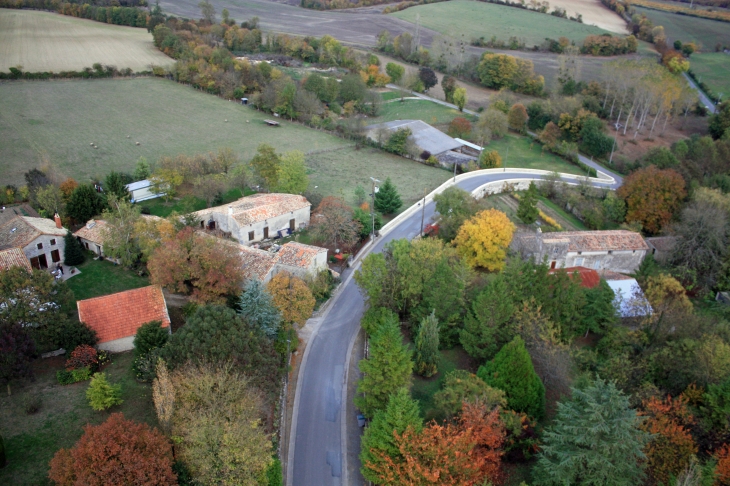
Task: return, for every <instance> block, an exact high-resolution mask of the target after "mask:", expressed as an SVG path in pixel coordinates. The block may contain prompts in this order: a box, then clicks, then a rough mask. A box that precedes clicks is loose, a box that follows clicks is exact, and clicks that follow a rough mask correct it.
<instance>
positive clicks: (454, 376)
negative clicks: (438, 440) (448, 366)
mask: <svg viewBox="0 0 730 486" xmlns="http://www.w3.org/2000/svg"><path fill="white" fill-rule="evenodd" d="M433 400H434V403H435V404H436V408H438V410H439V411H440V412H441V413H443V415H444V416H445V417H447V418H452V417H455V416H457V415H459V414H460V413H461V411H462V407H463V405H464V404H465V403H479V404H482V405H484V406H485V407H486V408H487V409H489V410H492V409H494V408H495V407H504V406H506V405H507V399H506V397H505V394H504V391H502V390H500V389H498V388H493V387H491V386H489V385H487V384H486V383H485V382H484V380H482V379H481V378H479V377H478V376H477V375H475V374H474V373H469V372H468V371H466V370H454V371H451V372H449V373H447V375H446V377H445V378H444V382H443V385H442V387H441V389H440V390H439V391H437V392H436V393H434V395H433Z"/></svg>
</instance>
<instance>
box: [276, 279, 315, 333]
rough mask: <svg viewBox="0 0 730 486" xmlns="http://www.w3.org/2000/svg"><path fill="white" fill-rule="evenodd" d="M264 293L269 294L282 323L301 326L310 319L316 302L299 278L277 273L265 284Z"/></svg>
mask: <svg viewBox="0 0 730 486" xmlns="http://www.w3.org/2000/svg"><path fill="white" fill-rule="evenodd" d="M266 291H267V292H269V293H270V294H271V297H272V301H273V304H274V305H275V306H276V307H277V308H278V309H279V312H280V313H281V319H282V321H283V322H284V323H286V324H288V325H290V326H291V325H293V324H297V325H299V326H303V325H304V323H305V322H307V319H309V318H310V317H312V311H314V304H315V303H316V302H315V300H314V297H312V291H311V290H309V287H307V284H306V283H305V282H304V280H302V279H300V278H299V277H295V276H294V275H292V274H290V273H289V272H279V273H277V274H276V275H274V277H273V278H272V279H271V280H270V281H269V283H268V284H266Z"/></svg>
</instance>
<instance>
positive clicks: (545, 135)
mask: <svg viewBox="0 0 730 486" xmlns="http://www.w3.org/2000/svg"><path fill="white" fill-rule="evenodd" d="M538 139H539V140H540V142H541V143H542V144H544V145H545V146H546V147H553V146H555V144H556V143H557V142H558V140H559V139H560V128H558V126H557V125H556V124H555V123H553V122H552V121H549V122H547V124H546V125H545V128H543V129H542V131H541V132H540V134H539V136H538Z"/></svg>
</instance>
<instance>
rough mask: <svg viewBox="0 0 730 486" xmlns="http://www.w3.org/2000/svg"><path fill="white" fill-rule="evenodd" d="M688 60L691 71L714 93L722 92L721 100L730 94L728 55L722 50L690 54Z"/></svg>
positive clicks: (729, 27)
mask: <svg viewBox="0 0 730 486" xmlns="http://www.w3.org/2000/svg"><path fill="white" fill-rule="evenodd" d="M728 29H730V24H728ZM689 61H690V66H691V69H692V72H693V73H695V75H696V76H697V78H699V79H701V80H702V82H703V83H705V84H707V86H709V87H710V89H711V90H712V91H713V92H714V94H716V95H719V94H720V93H723V96H722V99H723V100H724V99H727V97H728V96H730V56H728V55H727V54H725V53H723V52H708V53H701V54H692V57H690V60H689Z"/></svg>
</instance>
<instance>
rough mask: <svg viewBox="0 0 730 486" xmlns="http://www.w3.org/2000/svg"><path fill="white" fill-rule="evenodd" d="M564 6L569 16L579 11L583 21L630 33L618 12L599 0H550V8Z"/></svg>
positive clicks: (603, 27)
mask: <svg viewBox="0 0 730 486" xmlns="http://www.w3.org/2000/svg"><path fill="white" fill-rule="evenodd" d="M555 7H560V8H564V9H565V11H566V12H567V13H568V17H574V16H575V14H577V13H579V14H581V15H582V16H583V23H584V24H586V25H595V26H596V27H600V28H602V29H604V30H607V31H609V32H615V33H616V34H628V33H629V31H628V30H627V29H626V22H624V20H623V19H622V18H621V17H620V16H619V15H618V14H617V13H616V12H613V11H611V10H609V9H607V8H606V7H604V6H603V4H602V3H601V2H600V1H599V0H550V9H551V10H552V9H554V8H555Z"/></svg>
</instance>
